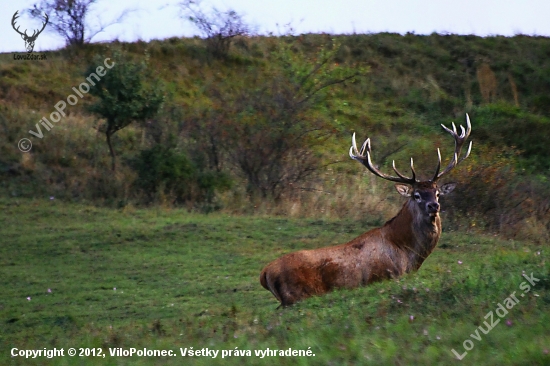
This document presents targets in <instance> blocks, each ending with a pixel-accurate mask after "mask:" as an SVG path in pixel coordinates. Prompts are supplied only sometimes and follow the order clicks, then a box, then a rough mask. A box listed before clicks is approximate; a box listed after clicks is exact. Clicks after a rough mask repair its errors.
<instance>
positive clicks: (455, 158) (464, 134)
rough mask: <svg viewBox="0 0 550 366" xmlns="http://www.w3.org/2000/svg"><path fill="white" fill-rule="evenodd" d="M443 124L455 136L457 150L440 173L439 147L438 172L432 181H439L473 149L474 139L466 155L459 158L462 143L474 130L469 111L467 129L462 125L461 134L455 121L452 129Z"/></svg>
mask: <svg viewBox="0 0 550 366" xmlns="http://www.w3.org/2000/svg"><path fill="white" fill-rule="evenodd" d="M441 126H442V127H443V129H444V130H445V131H447V132H448V133H450V134H451V135H452V136H453V138H454V140H455V151H454V154H453V158H452V160H451V161H450V162H449V165H447V167H446V168H445V169H444V170H443V171H442V172H441V173H439V169H440V167H441V152H440V151H439V149H437V155H438V163H437V169H436V172H435V174H434V177H433V178H432V182H435V181H437V180H438V179H439V178H441V177H442V176H443V175H445V174H447V173H448V172H449V171H451V170H452V169H453V168H454V167H455V166H457V165H458V164H460V163H461V162H462V161H464V159H466V158H467V157H468V156H469V155H470V152H471V150H472V141H470V146H469V147H468V151H467V152H466V155H464V157H463V158H461V159H460V160H459V159H458V157H459V156H460V152H461V150H462V145H464V142H466V140H467V139H468V137H470V132H471V131H472V125H471V123H470V116H468V114H467V113H466V129H464V127H463V126H462V125H461V126H460V130H461V131H460V132H461V133H460V136H459V135H458V132H457V130H456V126H455V124H454V122H453V123H452V126H453V129H452V130H451V129H449V128H447V127H445V126H444V125H441Z"/></svg>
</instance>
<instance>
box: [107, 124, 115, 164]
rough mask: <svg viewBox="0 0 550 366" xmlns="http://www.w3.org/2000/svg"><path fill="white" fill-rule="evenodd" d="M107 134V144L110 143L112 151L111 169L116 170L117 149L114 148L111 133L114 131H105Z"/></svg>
mask: <svg viewBox="0 0 550 366" xmlns="http://www.w3.org/2000/svg"><path fill="white" fill-rule="evenodd" d="M105 135H106V136H107V145H109V151H110V152H111V170H112V171H113V172H114V171H115V170H116V155H115V150H114V149H113V145H111V135H112V133H110V132H107V133H105Z"/></svg>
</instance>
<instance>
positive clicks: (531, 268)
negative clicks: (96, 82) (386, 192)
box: [0, 197, 550, 365]
mask: <svg viewBox="0 0 550 366" xmlns="http://www.w3.org/2000/svg"><path fill="white" fill-rule="evenodd" d="M443 220H444V218H443ZM0 223H1V227H2V229H1V231H2V237H1V239H0V240H1V242H2V245H1V246H0V273H1V274H0V293H1V294H2V296H1V297H0V324H1V329H2V330H1V331H0V364H3V365H29V364H32V365H35V364H36V365H83V364H86V365H87V364H98V365H99V364H101V365H150V364H151V365H161V364H162V365H180V364H184V363H185V364H192V365H211V364H220V365H222V364H223V365H227V364H229V365H242V364H253V365H255V364H273V363H275V364H283V365H295V364H297V365H306V364H324V365H412V364H422V365H439V364H442V365H448V364H464V365H481V364H483V365H547V364H549V363H550V354H549V350H550V325H549V324H550V311H549V309H550V265H549V263H548V252H547V250H546V248H545V247H544V246H543V245H538V244H533V243H531V242H528V241H517V240H505V239H503V238H501V237H499V236H495V235H489V234H482V233H479V232H469V231H466V230H462V231H459V232H453V231H447V232H444V234H443V235H442V237H441V239H440V242H439V245H438V247H437V248H436V250H435V252H434V253H433V254H432V255H431V256H430V257H429V258H428V259H427V261H426V262H425V263H424V265H423V266H422V268H421V269H420V270H419V271H418V272H417V273H414V274H410V275H407V276H405V277H402V278H400V279H397V280H392V281H386V282H381V283H377V284H374V285H372V286H368V287H365V288H360V289H355V290H340V291H335V292H332V293H330V294H328V295H326V296H322V297H315V298H310V299H308V300H306V301H303V302H301V303H298V304H296V305H295V306H292V307H288V308H284V309H277V306H278V303H277V301H276V300H275V298H274V297H273V296H272V295H271V294H270V293H269V292H268V291H266V290H264V289H263V288H262V287H261V285H260V283H259V280H258V276H259V272H260V270H261V269H262V268H263V266H264V265H266V264H267V263H268V262H270V261H271V260H273V259H275V258H277V257H279V256H280V255H282V254H284V253H288V252H290V251H295V250H299V249H303V248H317V247H320V246H325V245H334V244H338V243H343V242H346V241H348V240H350V239H352V238H354V237H355V236H357V235H359V234H360V233H362V232H364V231H366V230H367V229H370V228H371V227H373V226H374V225H375V224H377V222H376V220H370V219H369V217H368V215H367V216H363V218H362V219H361V220H350V219H337V218H333V219H329V218H323V219H312V218H288V217H282V216H278V217H275V216H264V215H255V216H247V215H230V214H227V213H213V214H209V215H206V214H200V213H190V212H188V211H187V210H184V209H176V208H166V207H155V208H148V209H137V208H132V207H125V208H122V209H120V210H113V209H109V208H101V207H96V206H92V205H87V204H80V203H66V202H62V201H59V200H58V199H56V198H55V197H51V199H26V198H2V199H0ZM522 274H526V275H528V276H530V275H531V274H532V276H533V277H535V278H536V279H538V281H536V282H534V285H533V286H530V287H531V288H530V291H529V292H525V284H524V285H523V287H521V288H520V286H522V283H527V284H528V283H529V282H528V281H527V280H526V278H525V277H523V276H522ZM511 294H515V296H516V297H517V299H518V300H519V301H518V302H517V303H516V304H515V305H514V306H513V307H512V308H510V309H509V310H508V313H507V314H504V316H503V317H502V318H500V317H499V316H497V314H499V313H500V314H502V313H503V311H502V310H500V312H497V310H498V309H499V305H498V304H499V303H501V304H504V302H505V300H506V299H507V298H509V297H510V295H511ZM520 294H523V295H524V296H523V295H520ZM489 312H493V315H494V320H493V321H492V322H493V325H494V327H493V329H492V330H490V331H489V332H487V334H485V333H483V332H482V331H479V328H478V327H482V328H483V329H485V330H487V329H488V328H487V326H486V325H487V324H485V325H484V321H485V322H488V323H489V324H491V322H489V318H485V316H486V315H487V314H488V313H489ZM497 319H498V320H499V322H498V324H496V325H495V324H494V323H495V322H496V321H497ZM476 329H477V330H478V331H477V334H476ZM470 335H472V336H470ZM473 337H477V338H478V339H479V340H478V339H476V338H473ZM467 339H469V340H470V341H471V344H470V343H466V346H467V347H470V348H471V346H472V345H473V348H471V350H469V351H467V354H465V355H464V352H466V350H465V349H464V346H463V343H464V341H466V340H467ZM14 347H15V348H18V349H20V350H24V349H44V348H47V349H53V348H58V349H59V348H64V349H65V352H67V350H68V348H70V347H74V348H76V349H78V348H93V349H96V350H97V349H99V348H101V350H102V352H103V353H104V354H106V356H105V358H103V357H93V356H89V357H78V356H75V357H69V356H67V355H65V357H58V358H51V359H48V358H45V357H40V358H37V359H34V360H31V359H25V358H23V357H12V356H11V355H10V352H11V349H12V348H14ZM132 347H134V348H136V349H143V348H147V349H150V350H151V349H159V350H161V349H165V350H173V351H174V352H175V353H176V354H177V356H172V357H168V356H165V357H137V356H132V357H122V356H119V357H117V356H110V354H109V349H115V348H118V349H130V348H132ZM191 347H193V349H194V350H200V349H203V348H208V349H210V350H218V351H220V353H219V354H218V355H217V357H216V358H208V357H186V358H185V359H182V356H181V355H180V348H182V349H185V348H187V349H188V350H189V349H191ZM268 348H269V349H271V350H288V349H289V348H291V349H293V350H308V349H309V350H311V352H312V353H313V354H314V355H315V356H313V355H312V356H309V357H305V356H303V357H292V356H265V357H264V358H263V359H262V358H260V356H258V357H257V356H255V351H256V350H262V351H265V350H267V349H268ZM236 349H238V350H250V351H251V352H250V353H251V356H227V355H226V357H224V358H222V357H221V351H222V350H226V351H227V350H232V351H234V350H236ZM452 349H454V350H455V351H456V352H457V353H458V354H460V355H463V359H462V361H458V360H457V358H456V356H455V355H454V354H453V352H452Z"/></svg>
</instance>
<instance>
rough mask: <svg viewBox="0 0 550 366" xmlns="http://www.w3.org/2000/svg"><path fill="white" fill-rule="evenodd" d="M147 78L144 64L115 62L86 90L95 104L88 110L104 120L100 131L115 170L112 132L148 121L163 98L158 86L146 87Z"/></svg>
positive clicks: (99, 62) (101, 60) (94, 66)
mask: <svg viewBox="0 0 550 366" xmlns="http://www.w3.org/2000/svg"><path fill="white" fill-rule="evenodd" d="M102 62H103V58H99V57H98V58H96V62H95V63H93V64H92V65H90V67H89V68H88V71H87V73H86V75H89V74H90V73H92V72H95V70H96V66H97V65H98V64H99V65H100V64H102ZM148 76H150V72H149V69H148V68H147V64H146V63H145V62H140V63H134V62H131V61H130V60H118V61H117V63H116V65H114V66H113V68H112V69H111V70H109V71H108V72H107V73H106V74H105V76H103V78H101V80H100V81H99V82H97V83H96V85H95V86H94V87H92V88H90V94H92V95H95V96H97V97H99V100H98V101H97V102H96V103H95V104H93V105H92V106H91V107H90V110H91V111H92V112H93V113H95V114H97V115H98V116H100V117H102V118H105V120H106V125H105V128H104V132H105V137H106V139H107V145H108V146H109V151H110V153H111V168H112V170H113V171H115V169H116V155H115V151H114V149H113V145H112V142H111V137H112V136H113V135H114V133H115V132H117V131H119V130H121V129H123V128H124V127H126V126H128V125H130V124H131V123H132V122H134V121H141V122H143V121H145V120H147V119H150V118H152V117H153V116H154V115H155V114H156V113H157V112H158V110H159V109H160V107H161V105H162V103H163V101H164V94H163V91H162V87H161V85H160V84H158V83H156V84H153V85H148V84H146V78H147V77H148Z"/></svg>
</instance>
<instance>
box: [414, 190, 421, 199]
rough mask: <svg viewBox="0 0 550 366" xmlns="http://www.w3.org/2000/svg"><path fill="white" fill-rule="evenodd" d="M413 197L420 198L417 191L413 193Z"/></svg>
mask: <svg viewBox="0 0 550 366" xmlns="http://www.w3.org/2000/svg"><path fill="white" fill-rule="evenodd" d="M414 199H415V200H419V199H420V194H419V193H418V192H415V193H414Z"/></svg>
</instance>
